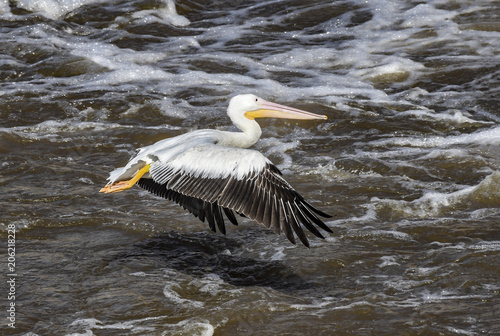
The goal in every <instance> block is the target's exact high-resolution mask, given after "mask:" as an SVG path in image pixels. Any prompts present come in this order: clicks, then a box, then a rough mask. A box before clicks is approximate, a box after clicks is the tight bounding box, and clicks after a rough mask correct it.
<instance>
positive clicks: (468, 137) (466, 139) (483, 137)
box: [371, 126, 500, 148]
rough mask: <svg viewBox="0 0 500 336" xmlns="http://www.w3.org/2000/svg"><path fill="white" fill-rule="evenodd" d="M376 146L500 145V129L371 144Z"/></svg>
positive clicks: (401, 138)
mask: <svg viewBox="0 0 500 336" xmlns="http://www.w3.org/2000/svg"><path fill="white" fill-rule="evenodd" d="M371 144H372V145H375V146H410V147H426V148H433V147H448V146H453V145H500V127H498V126H496V127H493V128H490V129H486V130H479V131H476V132H474V133H470V134H460V135H452V136H440V135H438V136H427V137H419V138H415V137H394V138H391V139H384V140H378V141H373V142H371Z"/></svg>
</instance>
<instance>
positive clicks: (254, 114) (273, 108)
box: [228, 94, 327, 120]
mask: <svg viewBox="0 0 500 336" xmlns="http://www.w3.org/2000/svg"><path fill="white" fill-rule="evenodd" d="M228 115H229V117H231V119H233V118H234V117H240V116H244V117H246V118H247V119H250V120H254V119H255V118H283V119H327V117H326V116H325V115H319V114H314V113H311V112H307V111H303V110H299V109H296V108H293V107H288V106H285V105H279V104H275V103H271V102H268V101H266V100H264V99H262V98H259V97H257V96H255V95H253V94H243V95H237V96H235V97H233V98H232V99H231V101H230V102H229V107H228Z"/></svg>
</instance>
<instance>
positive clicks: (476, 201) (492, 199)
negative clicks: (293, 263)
mask: <svg viewBox="0 0 500 336" xmlns="http://www.w3.org/2000/svg"><path fill="white" fill-rule="evenodd" d="M373 201H374V202H375V206H376V208H378V209H379V210H380V211H382V212H386V211H388V210H389V209H390V211H392V212H393V214H395V215H398V216H403V217H406V218H412V217H417V218H430V217H437V216H440V215H442V214H443V213H444V212H450V211H454V210H472V209H475V208H488V207H498V206H500V171H496V172H493V173H492V174H491V175H489V176H487V177H486V178H485V179H484V180H483V181H481V182H480V183H479V184H478V185H476V186H471V187H466V188H464V189H461V190H458V191H455V192H452V193H439V192H427V193H425V194H424V195H423V196H422V197H421V198H419V199H416V200H414V201H402V200H380V199H374V200H373Z"/></svg>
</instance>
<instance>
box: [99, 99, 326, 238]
mask: <svg viewBox="0 0 500 336" xmlns="http://www.w3.org/2000/svg"><path fill="white" fill-rule="evenodd" d="M227 115H228V116H229V118H230V119H231V121H232V122H233V123H234V125H236V126H237V127H238V128H239V129H240V130H241V132H227V131H219V130H210V129H208V130H197V131H192V132H189V133H186V134H182V135H179V136H176V137H173V138H168V139H164V140H160V141H158V142H157V143H155V144H153V145H150V146H147V147H143V148H140V149H139V150H138V152H137V154H136V155H135V156H134V157H133V158H132V159H131V160H130V161H129V162H128V163H127V165H126V166H125V167H121V168H117V169H115V170H114V171H112V172H111V173H110V176H109V177H108V181H109V182H108V183H107V184H106V185H105V186H104V188H102V189H101V190H100V192H103V193H115V192H120V191H123V190H126V189H129V188H131V187H132V186H133V185H135V184H137V185H139V187H141V188H144V189H146V190H147V191H149V192H151V193H153V194H156V195H157V196H160V197H163V198H166V199H168V200H171V201H174V202H175V203H177V204H178V205H180V206H181V207H183V208H184V209H185V210H187V211H189V212H190V213H192V214H193V215H194V216H196V217H198V218H199V219H200V220H201V221H202V222H205V219H206V220H207V222H208V225H209V227H210V229H211V230H212V231H214V232H215V231H216V227H217V228H218V229H219V231H220V232H222V233H223V234H225V233H226V228H225V224H224V217H223V214H222V213H224V214H225V215H226V217H227V219H228V220H229V221H230V222H231V223H232V224H234V225H238V222H237V220H236V216H235V214H234V212H236V213H237V214H239V215H242V216H245V217H247V218H250V219H252V220H254V221H256V222H258V223H260V224H263V225H265V226H266V227H267V228H269V229H273V230H274V232H276V233H277V234H278V235H279V234H280V233H281V231H283V233H284V234H285V236H286V237H287V238H288V240H289V241H290V242H291V243H292V244H295V243H296V242H295V235H294V232H295V234H296V235H297V236H298V238H299V239H300V241H301V242H302V243H303V244H304V245H305V246H307V247H309V241H308V239H307V237H306V235H305V233H304V230H303V228H302V226H303V227H305V228H306V229H308V230H309V231H310V232H311V233H313V234H314V235H315V236H317V237H319V238H324V237H323V235H322V234H321V233H320V232H319V230H318V229H317V228H316V226H318V227H319V228H321V229H323V230H325V231H327V232H332V231H331V230H330V228H329V227H328V226H327V225H326V224H325V223H324V222H323V221H322V220H321V219H320V218H319V217H320V216H321V217H324V218H329V217H331V216H330V215H328V214H326V213H324V212H322V211H320V210H318V209H316V208H314V207H313V206H312V205H311V204H309V203H308V202H307V201H306V200H305V199H304V198H303V197H302V196H301V195H299V193H298V192H297V191H295V190H294V189H293V188H292V186H291V185H290V184H289V183H288V182H287V181H285V179H284V178H283V177H282V174H281V172H280V171H279V169H278V168H277V167H276V166H275V165H274V164H273V163H272V162H271V161H270V160H269V159H267V158H266V157H265V156H264V155H262V154H261V153H259V152H258V151H255V150H252V149H247V148H248V147H250V146H252V145H253V144H255V143H256V142H257V140H259V138H260V136H261V134H262V131H261V128H260V126H259V124H258V123H257V122H256V121H255V119H256V118H264V117H268V118H285V119H323V120H325V119H327V117H326V116H324V115H318V114H314V113H310V112H306V111H302V110H299V109H296V108H292V107H287V106H284V105H279V104H276V103H272V102H268V101H266V100H264V99H262V98H259V97H257V96H255V95H252V94H243V95H237V96H235V97H233V98H232V99H231V100H230V102H229V107H228V109H227ZM233 211H234V212H233ZM315 225H316V226H315Z"/></svg>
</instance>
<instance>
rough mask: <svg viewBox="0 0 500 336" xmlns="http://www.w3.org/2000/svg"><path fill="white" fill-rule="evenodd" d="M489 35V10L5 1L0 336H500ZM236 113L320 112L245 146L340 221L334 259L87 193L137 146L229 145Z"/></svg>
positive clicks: (499, 79) (499, 11) (498, 118)
mask: <svg viewBox="0 0 500 336" xmlns="http://www.w3.org/2000/svg"><path fill="white" fill-rule="evenodd" d="M499 18H500V2H499V1H489V0H477V1H466V0H453V1H452V0H434V1H427V2H426V1H412V0H404V1H391V0H385V1H382V0H373V1H358V0H343V1H326V0H317V1H281V0H259V1H253V0H250V1H249V0H247V1H226V0H211V1H208V0H178V1H176V2H175V3H174V2H173V1H171V0H166V1H163V2H162V1H159V0H116V1H99V0H18V1H7V0H2V1H0V31H1V34H0V79H1V82H0V155H1V158H2V160H1V162H0V186H1V191H2V192H1V193H0V206H1V209H2V210H1V217H0V230H1V233H0V241H1V245H0V246H1V248H0V250H1V251H2V252H1V256H2V260H1V265H2V267H1V269H2V275H1V281H0V283H1V285H0V290H1V293H2V294H1V297H2V299H1V301H0V302H2V306H1V309H0V311H1V313H0V318H1V321H2V324H1V326H0V328H1V329H0V333H2V334H12V335H31V336H33V335H85V336H88V335H306V334H307V335H489V334H495V333H496V334H500V168H499V167H500V149H499V145H500V89H499V88H500V19H499ZM239 93H254V94H257V95H259V96H261V97H262V98H264V99H267V100H271V101H274V102H277V103H281V104H285V105H289V106H293V107H297V108H301V109H304V110H308V111H310V112H313V113H319V114H326V115H328V120H327V121H304V122H296V121H285V120H263V121H261V125H262V126H263V136H262V139H261V140H260V141H259V142H258V143H257V144H256V145H255V146H254V147H255V148H256V149H257V150H259V151H261V152H262V153H264V154H265V155H266V156H268V157H269V158H270V159H271V160H272V161H273V162H274V163H275V164H277V165H278V167H279V168H280V169H281V170H282V172H283V173H284V176H285V178H286V179H287V180H288V181H289V182H290V183H291V184H292V185H293V186H294V187H295V188H296V189H297V190H298V191H299V192H300V193H301V194H302V195H303V196H304V197H305V198H306V199H308V200H310V202H311V203H312V204H313V205H315V206H316V207H318V208H320V209H322V210H323V211H325V212H327V213H330V214H332V215H333V217H332V218H331V219H329V220H328V221H327V222H326V223H327V225H328V226H329V227H330V228H331V229H332V231H333V233H332V234H329V235H328V236H327V238H326V239H324V240H322V239H317V238H314V237H312V236H310V241H311V248H309V249H308V248H305V247H304V246H301V245H297V246H294V245H292V244H290V243H289V242H288V241H287V240H286V238H285V237H284V236H277V235H275V234H274V232H271V231H269V230H266V229H265V228H264V227H263V226H259V225H257V224H256V223H254V222H252V221H249V220H244V219H243V220H241V221H240V222H241V223H240V225H239V226H237V227H233V226H231V227H229V228H228V232H227V235H226V236H224V235H221V234H220V233H216V234H214V233H212V232H211V231H210V230H209V229H208V227H207V225H206V224H202V223H201V222H199V221H198V220H197V219H196V218H194V217H193V216H191V215H190V214H188V213H186V212H185V211H183V210H182V209H181V208H180V207H178V206H177V205H175V204H172V203H169V202H168V201H166V200H164V199H160V198H158V197H155V196H154V195H151V194H149V193H147V192H146V191H144V190H142V189H140V188H137V187H135V188H133V189H131V190H129V191H127V192H123V193H118V194H112V195H104V194H99V193H98V191H99V189H100V188H101V187H102V186H103V185H104V184H105V183H106V181H105V180H106V178H107V176H108V173H109V172H110V171H111V170H112V169H114V168H115V167H118V166H122V165H123V164H125V163H126V162H127V160H128V159H129V158H130V156H131V155H133V153H134V152H135V149H137V148H139V147H142V146H145V145H148V144H152V143H154V142H156V141H158V140H160V139H163V138H166V137H170V136H175V135H178V134H182V133H184V132H187V131H190V130H194V129H202V128H216V129H226V128H228V127H229V126H230V122H229V120H228V118H227V117H226V114H225V110H226V107H227V103H228V99H229V98H230V97H231V96H233V95H236V94H239ZM230 129H231V127H230ZM9 229H10V231H9ZM14 231H15V239H13V237H12V235H13V233H14ZM9 233H10V235H9ZM9 245H10V247H11V248H12V247H14V248H15V250H12V249H11V250H8V247H9ZM7 251H9V252H8V253H10V254H11V258H10V259H9V255H8V254H7ZM12 252H14V253H12ZM13 258H14V259H15V265H13V264H10V267H12V268H11V269H9V268H8V267H7V265H8V261H9V260H10V261H14V259H13ZM11 279H13V280H14V281H13V282H10V283H7V281H11ZM6 283H7V285H8V286H7V287H6ZM9 293H10V294H11V295H13V296H14V297H11V295H8V294H9ZM12 304H14V307H15V312H13V311H12V309H11V312H9V311H8V309H10V307H11V306H12ZM9 317H10V318H11V319H10V320H9V319H8V318H9ZM13 321H14V322H13ZM9 324H10V326H9ZM13 327H15V328H13Z"/></svg>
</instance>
